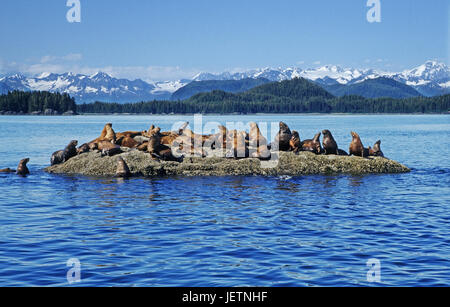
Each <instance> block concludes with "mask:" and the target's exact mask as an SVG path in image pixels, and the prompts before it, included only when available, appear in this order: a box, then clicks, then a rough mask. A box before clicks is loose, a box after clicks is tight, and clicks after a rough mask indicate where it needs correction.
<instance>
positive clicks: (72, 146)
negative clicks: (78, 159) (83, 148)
mask: <svg viewBox="0 0 450 307" xmlns="http://www.w3.org/2000/svg"><path fill="white" fill-rule="evenodd" d="M77 145H78V141H76V140H74V141H71V142H70V143H69V145H67V146H66V148H65V149H64V150H58V151H56V152H54V153H53V154H52V157H51V159H50V164H51V165H52V166H53V165H57V164H61V163H64V162H67V161H69V159H71V158H73V157H75V156H76V155H77V154H78V153H77Z"/></svg>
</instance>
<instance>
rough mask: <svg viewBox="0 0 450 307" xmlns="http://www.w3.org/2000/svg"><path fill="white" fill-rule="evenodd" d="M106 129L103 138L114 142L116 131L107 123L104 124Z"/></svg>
mask: <svg viewBox="0 0 450 307" xmlns="http://www.w3.org/2000/svg"><path fill="white" fill-rule="evenodd" d="M105 129H106V135H105V137H104V139H105V140H108V141H111V143H113V144H115V143H116V133H115V132H114V129H113V128H112V124H111V123H108V124H106V125H105Z"/></svg>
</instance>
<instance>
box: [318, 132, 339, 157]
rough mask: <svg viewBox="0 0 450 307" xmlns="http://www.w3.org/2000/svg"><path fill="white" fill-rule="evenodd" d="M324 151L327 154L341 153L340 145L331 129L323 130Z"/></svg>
mask: <svg viewBox="0 0 450 307" xmlns="http://www.w3.org/2000/svg"><path fill="white" fill-rule="evenodd" d="M322 134H323V140H322V144H323V151H324V154H326V155H339V151H338V145H337V143H336V141H335V140H334V137H333V135H332V134H331V131H330V130H323V131H322Z"/></svg>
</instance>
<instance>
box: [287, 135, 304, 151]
mask: <svg viewBox="0 0 450 307" xmlns="http://www.w3.org/2000/svg"><path fill="white" fill-rule="evenodd" d="M289 147H290V150H291V151H293V152H295V153H298V152H299V151H301V150H302V141H301V140H300V135H299V134H298V132H297V131H295V130H293V131H292V137H291V140H290V141H289Z"/></svg>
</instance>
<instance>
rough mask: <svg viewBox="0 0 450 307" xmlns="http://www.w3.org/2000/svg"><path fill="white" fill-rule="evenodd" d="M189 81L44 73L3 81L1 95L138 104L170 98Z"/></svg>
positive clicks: (6, 78) (8, 78)
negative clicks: (28, 94)
mask: <svg viewBox="0 0 450 307" xmlns="http://www.w3.org/2000/svg"><path fill="white" fill-rule="evenodd" d="M188 82H189V81H186V80H181V81H176V82H157V83H147V82H145V81H143V80H140V79H137V80H134V81H130V80H127V79H117V78H113V77H111V76H110V75H108V74H106V73H103V72H98V73H96V74H94V75H91V76H87V75H80V74H78V75H75V74H72V73H65V74H53V73H42V74H41V75H39V76H37V77H32V78H27V77H25V76H23V75H20V74H15V75H11V76H7V77H3V78H2V79H0V93H6V92H8V91H9V90H22V91H50V92H60V93H68V94H70V95H71V96H73V97H75V99H76V101H77V103H84V102H93V101H108V102H135V101H145V100H153V99H169V98H170V95H171V94H172V93H173V92H175V91H176V90H177V89H179V88H180V87H182V86H184V85H185V84H187V83H188Z"/></svg>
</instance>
